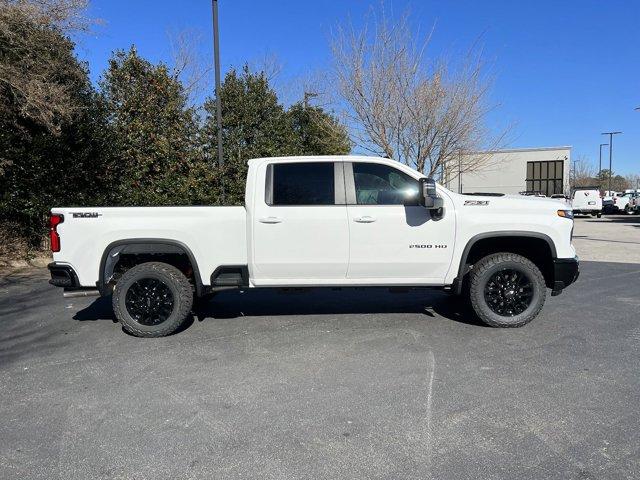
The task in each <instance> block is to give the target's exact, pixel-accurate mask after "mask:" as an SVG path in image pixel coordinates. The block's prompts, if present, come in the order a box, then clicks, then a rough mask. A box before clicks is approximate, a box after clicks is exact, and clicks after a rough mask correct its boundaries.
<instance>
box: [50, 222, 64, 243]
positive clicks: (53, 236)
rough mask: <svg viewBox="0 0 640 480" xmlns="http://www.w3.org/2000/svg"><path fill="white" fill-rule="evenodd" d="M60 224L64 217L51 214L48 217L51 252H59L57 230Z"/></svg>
mask: <svg viewBox="0 0 640 480" xmlns="http://www.w3.org/2000/svg"><path fill="white" fill-rule="evenodd" d="M62 222H64V215H59V214H54V213H52V214H51V216H50V217H49V243H50V244H51V251H52V252H59V251H60V235H59V234H58V231H57V228H58V225H60V224H61V223H62Z"/></svg>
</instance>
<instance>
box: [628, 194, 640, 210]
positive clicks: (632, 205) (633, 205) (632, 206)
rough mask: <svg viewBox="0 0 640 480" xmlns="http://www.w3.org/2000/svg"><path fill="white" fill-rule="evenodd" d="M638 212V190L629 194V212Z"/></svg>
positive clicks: (639, 200) (639, 204) (639, 203)
mask: <svg viewBox="0 0 640 480" xmlns="http://www.w3.org/2000/svg"><path fill="white" fill-rule="evenodd" d="M628 213H634V214H636V215H637V214H639V213H640V192H635V193H632V194H630V196H629V212H628Z"/></svg>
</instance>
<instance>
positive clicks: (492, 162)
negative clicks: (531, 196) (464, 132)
mask: <svg viewBox="0 0 640 480" xmlns="http://www.w3.org/2000/svg"><path fill="white" fill-rule="evenodd" d="M459 164H460V169H461V170H462V175H457V172H458V168H459V167H458V166H456V165H454V166H453V167H452V168H451V169H450V171H449V173H448V174H447V173H446V172H445V179H444V183H445V186H446V187H447V188H449V189H450V190H453V191H454V192H463V193H472V192H496V193H510V194H517V193H520V192H525V191H528V192H540V193H542V194H544V195H546V196H550V195H553V194H555V193H563V194H568V193H569V169H570V166H571V147H542V148H515V149H510V150H496V151H490V152H478V153H472V154H466V155H462V156H461V157H460V161H459ZM466 169H472V170H473V171H468V172H465V170H466Z"/></svg>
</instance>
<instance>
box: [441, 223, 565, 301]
mask: <svg viewBox="0 0 640 480" xmlns="http://www.w3.org/2000/svg"><path fill="white" fill-rule="evenodd" d="M500 237H527V238H537V239H540V240H544V241H545V242H546V243H547V245H548V246H549V250H550V251H551V256H552V258H554V259H555V258H557V256H558V254H557V251H556V245H555V243H553V240H552V239H551V237H550V236H549V235H546V234H544V233H540V232H529V231H523V230H499V231H495V232H483V233H479V234H477V235H474V236H473V237H471V238H470V239H469V241H468V242H467V244H466V245H465V247H464V250H463V251H462V256H461V257H460V264H459V265H458V275H457V276H456V278H454V279H453V288H452V290H453V292H454V293H456V294H458V295H459V294H460V293H461V292H462V283H463V282H462V280H463V278H464V276H465V275H466V274H467V272H466V266H467V258H468V257H469V252H471V249H472V248H473V246H474V245H475V244H476V243H477V242H479V241H480V240H485V239H487V238H500Z"/></svg>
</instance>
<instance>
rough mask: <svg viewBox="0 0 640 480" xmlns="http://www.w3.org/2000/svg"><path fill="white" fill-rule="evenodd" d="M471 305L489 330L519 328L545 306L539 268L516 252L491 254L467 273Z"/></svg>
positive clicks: (544, 292)
mask: <svg viewBox="0 0 640 480" xmlns="http://www.w3.org/2000/svg"><path fill="white" fill-rule="evenodd" d="M469 275H470V278H469V289H468V294H469V297H470V303H471V306H472V308H473V310H474V312H475V313H476V315H478V317H479V318H480V319H481V320H482V321H483V322H484V323H486V324H487V325H491V326H492V327H521V326H523V325H525V324H527V323H529V322H530V321H531V320H533V319H534V318H535V317H536V316H537V315H538V313H539V312H540V310H541V309H542V306H543V305H544V301H545V297H546V286H545V281H544V277H543V276H542V273H541V272H540V269H539V268H538V267H537V266H536V265H535V264H533V263H532V262H531V261H530V260H528V259H527V258H525V257H523V256H521V255H516V254H515V253H494V254H492V255H488V256H486V257H484V258H482V259H481V260H480V261H478V262H477V263H476V264H475V265H474V266H473V269H472V270H471V272H470V273H469Z"/></svg>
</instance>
